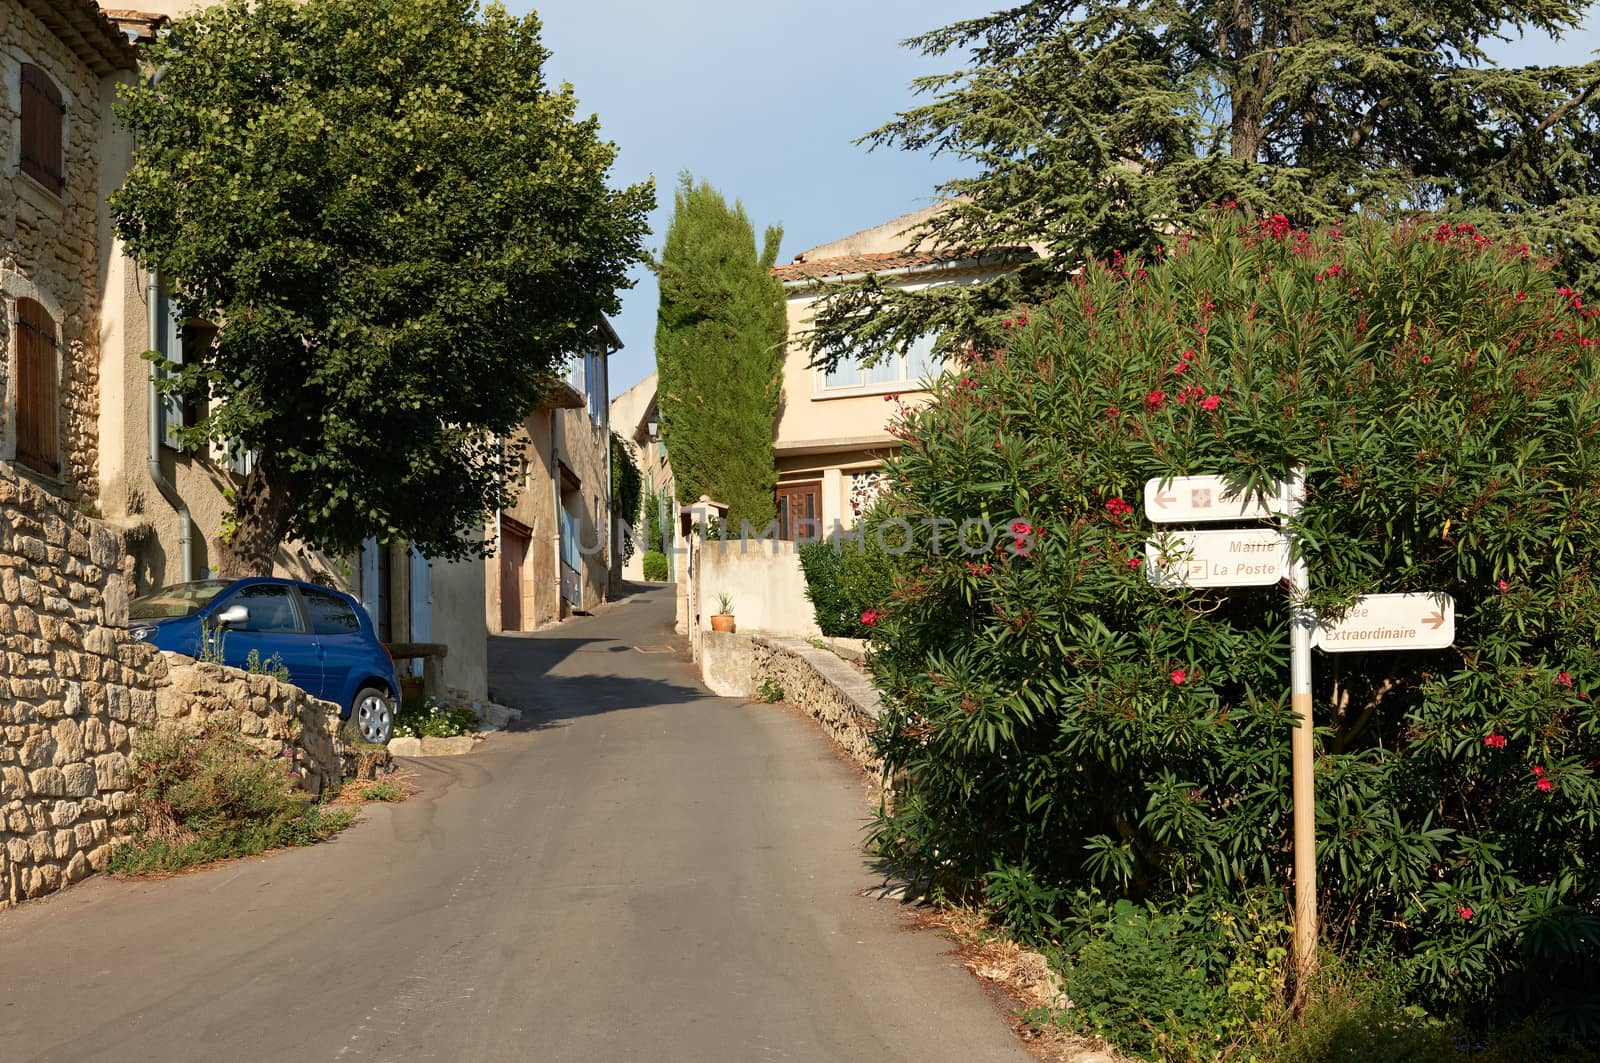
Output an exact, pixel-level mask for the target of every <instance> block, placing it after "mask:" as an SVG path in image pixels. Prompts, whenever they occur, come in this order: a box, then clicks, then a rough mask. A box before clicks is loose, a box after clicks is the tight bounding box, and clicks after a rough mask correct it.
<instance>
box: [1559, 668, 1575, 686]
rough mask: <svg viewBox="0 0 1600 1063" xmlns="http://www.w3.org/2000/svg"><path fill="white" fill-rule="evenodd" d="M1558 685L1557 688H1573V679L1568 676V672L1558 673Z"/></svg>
mask: <svg viewBox="0 0 1600 1063" xmlns="http://www.w3.org/2000/svg"><path fill="white" fill-rule="evenodd" d="M1556 685H1557V686H1563V687H1571V686H1572V677H1571V676H1570V675H1568V674H1567V673H1566V672H1558V673H1557V674H1556Z"/></svg>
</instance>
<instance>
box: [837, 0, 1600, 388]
mask: <svg viewBox="0 0 1600 1063" xmlns="http://www.w3.org/2000/svg"><path fill="white" fill-rule="evenodd" d="M1586 6H1587V4H1586V0H1533V2H1530V3H1523V4H1517V5H1508V6H1501V5H1456V6H1450V7H1439V6H1437V5H1431V4H1421V3H1417V2H1415V0H1411V2H1402V3H1397V4H1386V5H1384V6H1382V7H1374V6H1359V5H1357V6H1352V5H1348V4H1342V3H1337V2H1331V0H1321V2H1318V3H1310V4H1307V3H1299V4H1293V5H1284V4H1247V5H1238V4H1233V3H1221V2H1207V3H1197V4H1186V5H1174V4H1170V3H1164V2H1160V0H1134V2H1132V3H1114V2H1110V0H1023V2H1021V3H1018V4H1015V5H1012V6H1008V7H1006V8H1005V9H1003V10H1000V11H996V12H995V13H993V14H989V15H983V16H981V17H977V18H972V19H967V20H964V21H961V22H958V23H956V24H954V25H951V26H948V27H945V28H943V29H938V30H934V31H932V32H929V33H925V34H922V35H921V36H918V37H914V38H912V39H911V40H910V41H908V42H907V44H908V46H909V47H912V48H914V49H917V50H919V51H921V52H922V53H923V54H924V55H927V56H933V57H947V58H949V59H950V60H951V62H952V65H955V66H958V67H959V68H960V69H958V70H957V71H955V72H953V73H949V74H940V75H934V76H930V77H924V78H920V79H918V80H917V81H916V82H915V83H914V87H915V88H916V90H917V92H918V93H919V94H921V95H923V96H924V97H925V102H924V103H922V104H921V105H920V106H917V107H914V108H912V109H910V110H908V111H906V112H904V113H902V114H900V115H898V116H896V118H895V119H894V120H893V121H891V122H889V123H888V124H886V125H884V126H883V127H881V128H879V129H878V130H876V131H874V132H873V133H871V134H869V135H868V136H867V137H865V138H864V139H865V141H866V142H868V143H869V144H871V145H872V146H873V147H900V148H904V149H907V150H911V151H923V150H926V151H929V152H932V153H936V154H937V153H948V154H951V155H954V156H957V157H960V158H965V159H969V160H971V161H972V162H973V163H974V164H975V166H974V167H973V168H972V169H967V170H966V171H965V175H964V176H962V177H959V178H955V179H953V180H950V181H947V182H945V183H944V184H942V185H940V186H939V187H938V188H937V190H936V194H937V196H938V198H941V199H950V200H952V201H953V202H952V204H951V209H949V210H947V211H945V212H943V213H941V214H940V215H938V216H937V217H936V218H935V219H934V220H933V222H932V223H931V224H930V225H929V226H928V227H927V230H926V234H925V235H926V236H927V237H928V239H929V240H930V241H931V242H932V243H934V244H936V245H938V246H940V247H943V248H946V249H957V248H960V249H966V250H965V251H964V253H963V256H962V257H973V251H974V249H977V250H980V251H985V252H988V253H990V254H996V253H1001V252H1004V251H1005V250H1007V249H1011V250H1014V251H1016V252H1018V257H1019V258H1029V257H1031V253H1029V252H1027V251H1026V250H1025V249H1026V248H1028V247H1029V246H1031V245H1042V247H1043V249H1044V251H1045V255H1046V257H1045V259H1044V260H1043V261H1036V262H1033V263H1032V264H1031V265H1028V266H1025V267H1024V268H1023V269H1021V270H1020V271H1019V272H1017V273H1014V274H1011V275H1009V276H1006V277H1004V278H1002V279H1000V280H998V281H995V282H991V283H985V284H976V285H945V286H936V287H932V288H926V289H922V290H917V291H905V290H903V289H901V288H899V287H896V286H893V285H887V286H886V285H880V284H877V283H875V282H872V281H869V282H867V283H865V284H861V285H851V286H847V287H845V288H843V289H841V290H840V291H839V292H838V293H837V294H836V296H835V297H834V298H832V299H830V300H829V301H828V302H827V303H826V305H825V306H824V307H823V308H822V310H821V312H820V313H819V315H818V317H817V322H816V328H817V334H816V336H815V337H814V340H815V350H816V353H817V355H818V357H819V358H820V359H822V360H824V361H829V360H835V359H837V358H839V357H841V356H847V355H851V354H862V353H867V354H876V355H881V354H882V353H883V352H885V351H889V350H901V351H903V350H905V349H907V347H908V346H909V344H910V343H911V342H912V341H913V340H915V339H916V338H917V337H919V336H922V335H926V334H928V333H930V332H938V333H939V335H940V340H939V344H940V347H941V349H942V350H944V351H946V352H950V353H955V352H960V351H962V350H965V349H967V348H968V347H973V346H975V347H977V348H978V349H984V348H987V347H990V346H992V345H994V344H995V343H996V342H998V339H999V334H1000V331H1001V324H1002V322H1003V321H1004V320H1005V319H1008V318H1010V317H1011V316H1012V314H1013V312H1014V310H1015V308H1017V307H1019V306H1025V305H1028V304H1030V303H1033V302H1036V301H1039V300H1040V299H1042V298H1043V297H1044V293H1046V292H1048V291H1050V290H1051V289H1052V288H1053V287H1054V286H1056V285H1058V284H1061V283H1063V282H1064V281H1065V280H1066V278H1067V277H1068V276H1069V275H1070V274H1071V272H1072V271H1073V270H1074V269H1076V268H1077V267H1078V266H1080V265H1082V264H1083V263H1084V261H1085V260H1086V259H1090V258H1100V257H1107V256H1110V255H1111V254H1112V253H1113V252H1114V251H1120V252H1122V253H1126V254H1129V255H1136V254H1152V253H1154V252H1155V249H1156V248H1157V247H1158V246H1160V245H1162V244H1170V243H1171V242H1172V240H1173V239H1174V238H1175V236H1176V234H1178V233H1181V232H1184V231H1186V230H1188V231H1195V230H1198V229H1201V228H1203V227H1204V226H1205V224H1206V221H1205V215H1206V211H1207V209H1208V205H1209V204H1212V203H1217V202H1227V201H1237V202H1238V203H1240V204H1243V205H1244V206H1245V207H1246V208H1247V209H1248V210H1249V211H1250V212H1252V213H1254V214H1256V215H1259V216H1266V215H1270V214H1273V213H1282V214H1285V215H1287V216H1288V217H1289V218H1291V219H1292V220H1293V221H1294V222H1295V223H1296V224H1298V225H1303V226H1310V225H1320V224H1331V223H1337V222H1339V221H1341V220H1346V219H1349V218H1350V217H1352V216H1353V215H1355V214H1358V213H1360V212H1361V211H1363V210H1374V209H1383V208H1386V207H1387V208H1389V209H1396V210H1417V209H1420V210H1424V211H1429V210H1447V211H1450V212H1453V213H1455V214H1458V215H1463V216H1464V217H1465V218H1466V220H1469V221H1473V222H1476V223H1477V224H1478V225H1480V226H1483V227H1485V228H1488V227H1491V226H1492V227H1496V228H1497V229H1498V230H1501V231H1503V230H1504V229H1506V228H1515V229H1518V230H1520V231H1521V232H1522V233H1523V234H1524V237H1525V238H1526V239H1528V240H1529V241H1530V242H1532V243H1533V244H1534V245H1535V246H1536V247H1538V248H1540V249H1541V250H1542V251H1549V252H1554V253H1559V254H1561V255H1563V256H1564V257H1565V258H1566V259H1567V262H1566V263H1565V265H1564V266H1563V271H1564V273H1565V275H1566V277H1567V279H1568V281H1569V282H1575V283H1578V284H1579V285H1580V286H1582V287H1587V288H1589V289H1591V290H1592V289H1594V288H1596V287H1600V284H1597V282H1600V171H1597V170H1596V169H1595V167H1594V166H1593V160H1594V159H1595V158H1596V157H1597V156H1600V121H1597V104H1600V97H1597V96H1596V95H1595V90H1596V85H1597V84H1600V62H1596V61H1594V57H1592V56H1590V57H1587V59H1588V61H1587V62H1585V63H1584V64H1583V65H1575V66H1566V67H1527V68H1513V69H1505V68H1499V67H1495V66H1492V65H1489V63H1488V60H1487V58H1486V56H1485V54H1484V51H1483V48H1484V44H1485V42H1487V41H1491V40H1494V39H1495V38H1499V37H1505V38H1509V39H1512V40H1515V39H1516V38H1517V37H1518V36H1519V35H1520V33H1522V32H1528V33H1532V34H1535V35H1537V34H1538V33H1540V32H1545V33H1551V34H1554V35H1556V36H1558V37H1559V35H1560V34H1562V33H1563V32H1564V31H1567V30H1570V29H1572V28H1574V27H1576V26H1578V25H1579V24H1580V23H1581V22H1582V20H1583V17H1584V11H1585V8H1586ZM1574 58H1577V53H1574ZM974 171H975V172H974ZM869 310H872V311H875V312H871V313H868V312H866V311H869Z"/></svg>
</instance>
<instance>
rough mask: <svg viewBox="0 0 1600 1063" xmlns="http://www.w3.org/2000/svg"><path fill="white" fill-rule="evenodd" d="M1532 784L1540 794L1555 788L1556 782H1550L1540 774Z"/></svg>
mask: <svg viewBox="0 0 1600 1063" xmlns="http://www.w3.org/2000/svg"><path fill="white" fill-rule="evenodd" d="M1533 785H1534V787H1535V788H1536V789H1538V791H1539V792H1540V793H1542V794H1547V793H1549V792H1550V791H1551V790H1554V789H1555V788H1556V784H1555V783H1553V782H1551V781H1550V780H1549V779H1546V778H1544V777H1542V776H1541V777H1540V779H1539V781H1538V782H1536V783H1534V784H1533Z"/></svg>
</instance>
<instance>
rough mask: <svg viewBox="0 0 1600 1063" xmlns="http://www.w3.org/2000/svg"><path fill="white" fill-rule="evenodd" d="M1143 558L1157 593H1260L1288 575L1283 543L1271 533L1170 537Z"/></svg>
mask: <svg viewBox="0 0 1600 1063" xmlns="http://www.w3.org/2000/svg"><path fill="white" fill-rule="evenodd" d="M1144 554H1145V559H1146V560H1147V562H1148V564H1146V565H1145V576H1146V577H1147V578H1148V579H1149V580H1150V582H1151V583H1154V584H1155V585H1156V586H1158V587H1265V586H1270V585H1271V584H1274V583H1276V582H1278V581H1279V580H1280V579H1283V577H1284V576H1285V575H1286V574H1287V573H1288V571H1289V540H1287V539H1286V538H1284V536H1283V533H1282V532H1279V531H1278V530H1277V529H1275V528H1239V529H1218V530H1214V531H1177V532H1171V533H1170V534H1167V535H1163V536H1161V537H1160V538H1159V539H1151V540H1149V541H1147V542H1146V543H1145V544H1144Z"/></svg>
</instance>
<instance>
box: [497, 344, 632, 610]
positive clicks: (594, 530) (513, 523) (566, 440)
mask: <svg viewBox="0 0 1600 1063" xmlns="http://www.w3.org/2000/svg"><path fill="white" fill-rule="evenodd" d="M621 347H622V341H621V340H620V339H618V338H617V334H616V332H615V330H613V329H612V327H611V325H610V323H609V322H606V321H602V322H601V326H600V328H599V330H598V334H597V337H596V342H595V346H594V347H593V348H592V349H591V350H589V351H586V352H583V353H582V354H580V355H578V356H577V358H576V362H575V364H574V366H573V369H572V372H571V374H570V375H569V376H568V378H567V379H566V381H564V382H563V383H562V385H561V387H560V388H559V389H558V391H557V393H556V394H555V395H553V396H552V397H551V398H550V399H549V400H548V401H547V402H546V403H545V405H543V406H541V407H540V408H538V409H536V410H533V411H531V412H530V413H529V414H528V416H527V418H526V419H525V420H524V421H523V423H522V428H521V430H520V431H519V432H518V433H517V434H516V435H515V436H513V437H512V438H510V439H508V440H507V441H506V443H507V448H508V452H509V454H510V455H511V461H510V462H509V464H510V469H511V473H510V475H512V476H513V477H515V480H516V487H517V492H516V496H517V497H516V501H515V503H514V504H513V505H511V506H510V507H508V508H507V509H504V510H502V511H500V512H499V513H497V514H496V516H495V521H494V524H493V526H491V527H490V528H488V529H487V530H486V535H488V536H489V537H492V538H493V539H494V541H495V546H496V549H495V553H494V555H493V556H491V557H490V558H489V559H488V565H487V578H486V591H487V593H486V595H485V598H484V606H485V610H484V618H485V620H486V621H487V626H488V630H489V631H490V632H493V633H500V632H505V631H532V630H534V629H535V628H539V627H544V626H545V625H547V624H552V623H555V622H556V621H558V620H561V619H563V618H565V617H567V616H570V615H571V614H572V613H574V612H587V611H589V610H591V609H593V608H594V607H595V606H596V605H598V604H600V603H601V602H603V601H605V600H606V599H607V598H609V597H610V596H611V589H612V588H611V585H612V578H613V565H612V558H613V557H614V556H615V555H614V547H615V543H614V541H613V540H614V533H612V532H610V531H609V529H610V528H611V527H612V526H613V523H614V522H613V521H612V513H611V404H610V398H609V370H608V366H607V360H608V359H609V357H610V355H611V354H612V353H613V352H615V351H617V350H620V349H621ZM617 574H618V575H620V572H619V573H617Z"/></svg>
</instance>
